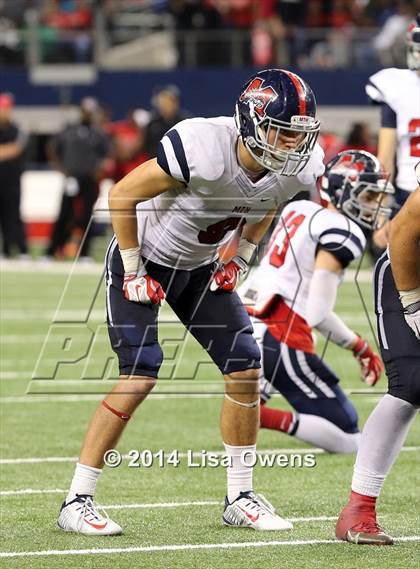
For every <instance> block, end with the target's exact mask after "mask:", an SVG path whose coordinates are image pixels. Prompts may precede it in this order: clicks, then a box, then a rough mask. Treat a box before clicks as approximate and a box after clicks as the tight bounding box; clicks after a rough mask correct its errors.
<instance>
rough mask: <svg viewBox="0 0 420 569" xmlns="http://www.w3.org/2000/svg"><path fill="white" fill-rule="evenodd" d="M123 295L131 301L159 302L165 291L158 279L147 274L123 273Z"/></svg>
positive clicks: (162, 298) (143, 302)
mask: <svg viewBox="0 0 420 569" xmlns="http://www.w3.org/2000/svg"><path fill="white" fill-rule="evenodd" d="M123 291H124V296H125V298H126V299H127V300H131V302H140V303H142V304H159V305H160V304H161V302H162V300H164V298H165V293H164V292H163V289H162V287H161V285H160V283H159V282H158V281H155V279H152V277H151V276H150V275H148V274H145V275H142V276H139V275H138V274H137V272H135V273H124V282H123Z"/></svg>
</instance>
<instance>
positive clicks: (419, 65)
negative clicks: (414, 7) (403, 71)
mask: <svg viewBox="0 0 420 569" xmlns="http://www.w3.org/2000/svg"><path fill="white" fill-rule="evenodd" d="M407 66H408V68H409V69H413V70H414V71H419V70H420V12H419V13H418V14H417V18H416V19H415V20H414V21H413V22H410V24H409V26H408V29H407Z"/></svg>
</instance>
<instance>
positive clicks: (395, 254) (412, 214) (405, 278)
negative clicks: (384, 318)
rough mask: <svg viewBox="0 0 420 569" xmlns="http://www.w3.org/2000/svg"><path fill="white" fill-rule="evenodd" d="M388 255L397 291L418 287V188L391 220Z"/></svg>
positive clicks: (419, 275) (419, 206)
mask: <svg viewBox="0 0 420 569" xmlns="http://www.w3.org/2000/svg"><path fill="white" fill-rule="evenodd" d="M389 253H390V258H391V268H392V274H393V276H394V280H395V284H396V287H397V289H398V290H399V291H408V290H413V289H416V288H418V287H420V187H419V188H417V190H416V191H415V192H414V193H413V194H412V195H411V196H410V197H409V198H408V200H407V202H406V203H405V205H404V207H403V208H402V209H401V211H400V212H399V214H398V215H397V216H396V217H395V218H394V219H393V220H392V223H391V236H390V242H389Z"/></svg>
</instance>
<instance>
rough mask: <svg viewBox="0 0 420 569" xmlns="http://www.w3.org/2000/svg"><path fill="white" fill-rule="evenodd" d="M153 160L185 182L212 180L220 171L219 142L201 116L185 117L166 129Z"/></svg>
mask: <svg viewBox="0 0 420 569" xmlns="http://www.w3.org/2000/svg"><path fill="white" fill-rule="evenodd" d="M157 162H158V164H159V166H160V167H161V168H162V169H163V170H164V171H165V172H166V173H167V174H168V175H169V176H172V178H175V179H176V180H179V181H180V182H183V183H184V184H186V185H188V184H190V183H191V181H192V180H194V179H196V180H197V179H199V180H204V181H215V180H217V179H218V178H220V176H221V175H222V174H223V171H224V158H223V152H222V148H221V145H220V142H219V140H218V138H217V136H216V133H215V131H214V129H211V128H208V126H207V125H206V124H205V123H204V122H203V120H202V119H187V120H184V121H182V122H180V123H178V124H177V125H175V126H174V127H173V128H172V129H171V130H169V131H168V132H167V133H166V134H165V136H164V137H163V138H162V140H161V141H160V143H159V146H158V150H157Z"/></svg>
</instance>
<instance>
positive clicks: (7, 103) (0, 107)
mask: <svg viewBox="0 0 420 569" xmlns="http://www.w3.org/2000/svg"><path fill="white" fill-rule="evenodd" d="M13 106H14V97H13V95H11V94H10V93H0V180H1V184H0V230H1V233H2V237H3V254H4V256H5V257H10V256H11V255H12V253H13V248H14V247H16V249H18V251H19V253H20V255H21V257H25V256H26V255H27V253H28V247H27V244H26V235H25V229H24V226H23V223H22V219H21V217H20V177H21V174H22V171H23V167H24V163H23V160H24V152H25V147H26V142H27V135H26V133H24V132H23V131H22V130H21V129H20V128H19V127H18V126H17V124H16V123H15V122H13V120H12V110H13Z"/></svg>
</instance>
